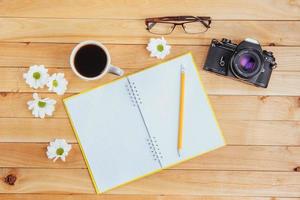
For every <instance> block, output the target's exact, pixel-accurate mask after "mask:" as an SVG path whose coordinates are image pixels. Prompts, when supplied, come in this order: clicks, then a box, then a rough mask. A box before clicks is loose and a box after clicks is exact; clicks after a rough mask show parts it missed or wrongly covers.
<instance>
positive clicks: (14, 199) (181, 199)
mask: <svg viewBox="0 0 300 200" xmlns="http://www.w3.org/2000/svg"><path fill="white" fill-rule="evenodd" d="M0 198H3V199H9V200H31V199H38V200H60V199H64V200H82V199H84V200H132V199H138V200H240V199H243V200H300V198H281V197H245V196H202V195H201V196H196V195H184V196H180V195H134V194H133V195H118V194H114V195H112V194H101V195H92V194H70V195H64V194H0Z"/></svg>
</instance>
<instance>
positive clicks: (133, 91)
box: [125, 81, 143, 106]
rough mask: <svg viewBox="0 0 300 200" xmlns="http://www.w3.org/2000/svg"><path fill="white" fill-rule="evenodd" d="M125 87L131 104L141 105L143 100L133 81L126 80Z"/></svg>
mask: <svg viewBox="0 0 300 200" xmlns="http://www.w3.org/2000/svg"><path fill="white" fill-rule="evenodd" d="M125 86H126V89H127V91H128V94H129V96H130V100H131V102H132V105H133V106H137V105H141V104H143V101H142V99H141V97H140V94H139V91H138V89H137V87H136V85H135V82H134V81H130V82H128V84H126V85H125Z"/></svg>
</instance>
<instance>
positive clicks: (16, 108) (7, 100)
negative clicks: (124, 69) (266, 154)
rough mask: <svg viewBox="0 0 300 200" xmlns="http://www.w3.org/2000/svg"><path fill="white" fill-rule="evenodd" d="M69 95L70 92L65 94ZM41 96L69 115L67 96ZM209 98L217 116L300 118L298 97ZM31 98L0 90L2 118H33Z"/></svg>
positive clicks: (56, 115) (59, 112)
mask: <svg viewBox="0 0 300 200" xmlns="http://www.w3.org/2000/svg"><path fill="white" fill-rule="evenodd" d="M70 95H71V94H67V95H65V96H64V97H67V96H70ZM40 96H41V97H42V98H45V97H49V98H53V99H55V100H56V101H57V105H56V110H55V112H54V114H53V117H54V118H67V114H66V112H65V108H64V106H63V103H62V99H63V98H64V97H62V96H58V95H56V94H53V93H45V94H40ZM209 98H210V101H211V103H212V107H213V108H214V110H215V112H216V116H217V118H218V119H235V120H300V106H299V97H288V96H285V97H279V96H209ZM31 99H32V93H0V102H1V103H0V117H4V118H6V117H9V118H12V117H16V118H21V117H30V118H32V117H33V116H32V114H31V112H30V111H29V110H28V108H27V104H26V102H27V101H29V100H31ZM240 102H243V103H242V104H241V103H240ZM7 108H9V109H7Z"/></svg>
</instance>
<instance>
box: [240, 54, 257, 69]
mask: <svg viewBox="0 0 300 200" xmlns="http://www.w3.org/2000/svg"><path fill="white" fill-rule="evenodd" d="M238 62H239V67H240V68H241V70H243V71H244V72H246V73H252V72H253V71H255V69H256V68H257V63H256V61H255V58H253V56H252V55H251V54H244V55H241V57H240V58H239V61H238Z"/></svg>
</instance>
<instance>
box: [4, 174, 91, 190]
mask: <svg viewBox="0 0 300 200" xmlns="http://www.w3.org/2000/svg"><path fill="white" fill-rule="evenodd" d="M9 174H13V175H15V176H16V177H17V180H16V182H15V185H13V186H11V185H8V184H6V183H5V182H4V181H0V193H94V188H93V185H92V182H91V180H90V177H89V173H88V171H87V170H86V169H72V170H70V169H11V168H1V169H0V177H2V179H3V178H4V177H6V176H7V175H9Z"/></svg>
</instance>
